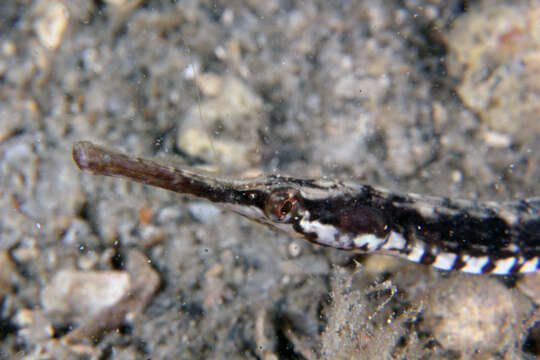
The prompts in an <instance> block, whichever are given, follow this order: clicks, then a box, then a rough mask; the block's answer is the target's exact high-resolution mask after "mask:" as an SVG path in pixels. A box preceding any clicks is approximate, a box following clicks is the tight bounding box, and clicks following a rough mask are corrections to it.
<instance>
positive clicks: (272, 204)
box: [264, 188, 300, 222]
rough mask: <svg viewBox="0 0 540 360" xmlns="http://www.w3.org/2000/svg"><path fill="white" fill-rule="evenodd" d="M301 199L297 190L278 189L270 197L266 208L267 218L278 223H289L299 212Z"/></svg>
mask: <svg viewBox="0 0 540 360" xmlns="http://www.w3.org/2000/svg"><path fill="white" fill-rule="evenodd" d="M299 200H300V197H299V194H298V191H296V190H295V189H288V188H286V189H276V190H273V191H272V193H270V195H269V196H268V199H267V200H266V204H265V207H264V212H265V213H266V216H268V217H269V218H270V219H272V220H274V221H278V222H287V221H289V220H290V219H291V218H292V217H293V215H294V214H295V213H296V212H297V210H298V207H299V205H300V201H299Z"/></svg>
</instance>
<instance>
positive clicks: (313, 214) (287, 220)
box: [73, 141, 540, 275]
mask: <svg viewBox="0 0 540 360" xmlns="http://www.w3.org/2000/svg"><path fill="white" fill-rule="evenodd" d="M73 160H74V161H75V163H76V164H77V166H78V167H79V168H80V169H81V170H84V171H88V172H91V173H93V174H96V175H105V176H114V177H121V178H124V179H128V180H132V181H136V182H139V183H142V184H146V185H150V186H157V187H160V188H163V189H167V190H171V191H174V192H177V193H181V194H187V195H191V196H194V197H197V198H200V199H204V200H207V201H209V202H211V203H214V204H216V205H217V206H220V207H222V208H224V209H227V210H230V211H233V212H235V213H237V214H240V215H242V216H244V217H246V218H248V219H250V220H252V221H255V222H258V223H261V224H264V225H267V226H269V227H271V228H273V229H275V230H279V231H282V232H285V233H287V234H289V235H291V236H295V237H300V238H303V239H305V240H308V241H310V242H312V243H315V244H319V245H323V246H327V247H332V248H336V249H340V250H348V251H355V252H358V253H364V254H369V253H380V254H387V255H394V256H398V257H402V258H405V259H407V260H410V261H413V262H418V263H422V264H425V265H431V266H434V267H436V268H438V269H443V270H458V271H462V272H467V273H489V274H499V275H507V274H513V273H529V272H535V271H537V270H538V269H539V268H540V197H538V198H532V199H527V200H518V201H513V202H508V203H496V202H478V201H471V200H451V199H448V198H438V197H432V196H423V195H417V194H398V193H395V192H392V191H389V190H387V189H383V188H380V187H376V186H371V185H364V184H357V183H352V182H343V181H339V180H334V181H332V180H310V179H298V178H292V177H287V176H280V175H268V176H266V177H261V178H257V179H249V180H234V179H230V178H221V177H215V176H213V175H209V174H205V173H203V172H198V171H195V170H192V169H188V168H182V167H173V166H168V165H163V164H160V163H157V162H155V161H153V160H149V159H143V158H139V157H134V156H130V155H126V154H122V153H120V152H117V151H113V150H109V149H106V148H104V147H101V146H98V145H94V144H93V143H91V142H88V141H80V142H76V143H75V144H74V145H73Z"/></svg>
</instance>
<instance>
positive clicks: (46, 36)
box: [34, 1, 69, 50]
mask: <svg viewBox="0 0 540 360" xmlns="http://www.w3.org/2000/svg"><path fill="white" fill-rule="evenodd" d="M47 3H48V4H43V10H44V13H43V15H42V16H40V17H39V18H38V19H37V20H36V22H35V24H34V29H35V31H36V33H37V35H38V38H39V41H40V42H41V44H42V45H43V46H45V47H47V48H50V49H53V50H56V48H57V47H58V45H60V42H61V41H62V36H63V34H64V32H65V30H66V27H67V25H68V23H69V11H68V8H67V7H65V6H64V4H62V3H61V2H59V1H50V2H47Z"/></svg>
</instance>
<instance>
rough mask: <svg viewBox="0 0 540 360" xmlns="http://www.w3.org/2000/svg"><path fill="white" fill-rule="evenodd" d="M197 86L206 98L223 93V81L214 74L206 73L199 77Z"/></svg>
mask: <svg viewBox="0 0 540 360" xmlns="http://www.w3.org/2000/svg"><path fill="white" fill-rule="evenodd" d="M197 86H199V89H201V92H202V93H203V95H205V96H209V97H216V96H218V95H219V94H220V93H221V91H223V80H222V79H221V77H220V76H219V75H217V74H214V73H205V74H201V75H199V76H198V77H197Z"/></svg>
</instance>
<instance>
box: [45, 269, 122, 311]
mask: <svg viewBox="0 0 540 360" xmlns="http://www.w3.org/2000/svg"><path fill="white" fill-rule="evenodd" d="M129 286H130V279H129V275H128V274H127V273H126V272H122V271H76V270H62V271H60V272H58V273H57V274H56V275H55V277H54V278H53V280H52V281H51V283H50V284H49V285H47V286H46V287H45V288H44V289H43V291H42V292H41V304H42V305H43V309H44V310H45V311H46V312H48V313H56V314H62V315H71V316H73V315H75V316H85V317H88V316H92V315H94V314H97V313H98V312H100V311H102V310H103V309H105V308H107V307H109V306H112V305H114V304H116V303H117V302H118V300H120V299H121V298H122V297H123V296H124V295H125V294H126V293H127V291H128V289H129Z"/></svg>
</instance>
